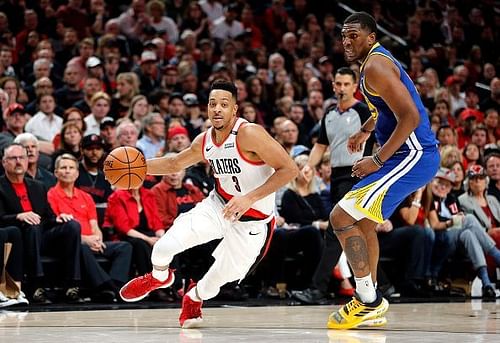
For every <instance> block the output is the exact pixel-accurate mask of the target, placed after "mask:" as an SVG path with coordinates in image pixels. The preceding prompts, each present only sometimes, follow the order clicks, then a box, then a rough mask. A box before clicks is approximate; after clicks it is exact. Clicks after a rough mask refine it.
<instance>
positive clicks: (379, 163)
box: [372, 152, 384, 168]
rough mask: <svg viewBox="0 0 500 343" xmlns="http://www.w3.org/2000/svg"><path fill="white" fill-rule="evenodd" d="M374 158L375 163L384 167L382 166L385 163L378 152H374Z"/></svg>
mask: <svg viewBox="0 0 500 343" xmlns="http://www.w3.org/2000/svg"><path fill="white" fill-rule="evenodd" d="M372 160H373V163H375V165H376V166H377V167H379V168H382V166H383V165H384V162H382V160H381V159H380V157H379V156H378V152H376V153H374V154H373V156H372Z"/></svg>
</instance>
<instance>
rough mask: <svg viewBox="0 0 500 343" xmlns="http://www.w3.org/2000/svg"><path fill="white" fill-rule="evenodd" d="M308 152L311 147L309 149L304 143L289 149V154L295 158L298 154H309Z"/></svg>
mask: <svg viewBox="0 0 500 343" xmlns="http://www.w3.org/2000/svg"><path fill="white" fill-rule="evenodd" d="M310 152H311V149H309V148H308V147H306V146H304V145H294V146H293V147H292V150H291V151H290V156H292V157H293V158H295V157H297V156H299V155H309V153H310Z"/></svg>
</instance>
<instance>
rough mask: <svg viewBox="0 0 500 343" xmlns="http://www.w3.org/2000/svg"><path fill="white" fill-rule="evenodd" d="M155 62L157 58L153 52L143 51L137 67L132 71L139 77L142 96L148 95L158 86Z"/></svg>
mask: <svg viewBox="0 0 500 343" xmlns="http://www.w3.org/2000/svg"><path fill="white" fill-rule="evenodd" d="M157 62H158V58H157V57H156V53H155V52H154V51H149V50H145V51H143V52H142V54H141V59H140V61H139V67H138V68H135V69H134V72H135V73H136V74H137V76H138V77H139V81H140V90H141V93H142V94H149V93H151V92H152V91H153V90H154V89H155V88H157V87H159V86H160V82H159V80H158V73H157V71H158V70H157Z"/></svg>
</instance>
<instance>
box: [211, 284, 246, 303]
mask: <svg viewBox="0 0 500 343" xmlns="http://www.w3.org/2000/svg"><path fill="white" fill-rule="evenodd" d="M217 299H219V300H227V301H243V300H247V299H248V293H247V292H246V291H245V290H244V289H243V288H242V287H240V285H234V286H233V285H231V284H229V285H226V286H224V287H222V288H221V290H220V292H219V295H217Z"/></svg>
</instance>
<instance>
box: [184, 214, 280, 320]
mask: <svg viewBox="0 0 500 343" xmlns="http://www.w3.org/2000/svg"><path fill="white" fill-rule="evenodd" d="M272 226H274V224H272V223H252V222H237V223H235V224H233V225H231V226H230V227H229V228H228V229H227V230H226V231H225V234H224V239H223V240H222V241H221V242H220V243H219V245H218V246H217V248H216V249H215V251H214V253H213V256H214V257H215V262H214V263H213V265H212V266H211V267H210V269H209V270H208V271H207V273H206V274H205V275H204V276H203V277H202V278H201V280H200V281H199V282H198V283H197V284H191V285H190V287H189V290H188V292H187V293H186V294H185V295H184V297H183V299H182V311H181V315H180V317H179V322H180V325H181V327H182V328H194V327H199V326H200V325H201V324H202V322H203V319H202V312H201V306H202V304H203V300H208V299H211V298H213V297H215V296H216V295H217V294H218V293H219V291H220V288H221V287H222V286H223V285H225V284H226V283H228V282H232V281H235V280H241V279H243V278H244V277H245V275H246V274H247V273H248V272H249V270H251V268H252V267H253V266H254V265H255V264H256V263H257V262H259V261H260V259H261V256H263V255H264V254H265V252H266V249H267V247H268V244H269V243H270V240H271V235H272V229H273V228H272Z"/></svg>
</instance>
